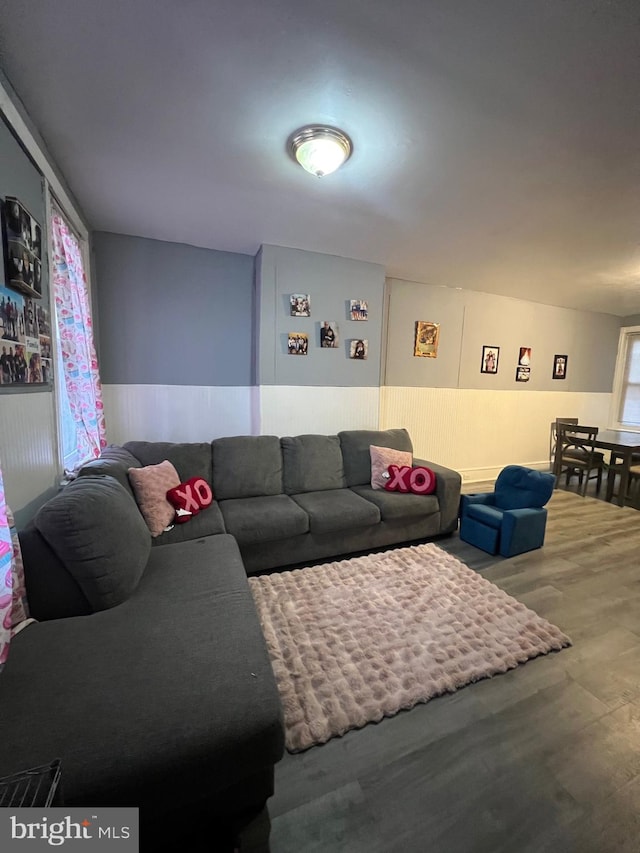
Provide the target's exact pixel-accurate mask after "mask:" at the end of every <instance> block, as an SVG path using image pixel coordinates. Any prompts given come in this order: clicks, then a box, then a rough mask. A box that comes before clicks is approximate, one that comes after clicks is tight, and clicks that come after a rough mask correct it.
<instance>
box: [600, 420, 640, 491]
mask: <svg viewBox="0 0 640 853" xmlns="http://www.w3.org/2000/svg"><path fill="white" fill-rule="evenodd" d="M595 447H597V448H598V450H610V451H611V452H612V454H615V456H616V457H618V458H619V459H620V460H621V461H620V464H619V469H618V470H619V473H620V486H619V488H618V504H619V505H620V506H624V505H625V503H626V498H627V491H628V487H629V468H630V467H631V458H632V456H633V454H634V453H638V454H640V432H626V431H624V430H617V429H603V430H599V431H598V435H597V438H596V440H595Z"/></svg>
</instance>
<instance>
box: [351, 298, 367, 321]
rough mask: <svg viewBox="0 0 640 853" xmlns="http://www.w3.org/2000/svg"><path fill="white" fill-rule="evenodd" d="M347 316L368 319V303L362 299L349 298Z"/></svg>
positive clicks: (353, 318) (355, 318)
mask: <svg viewBox="0 0 640 853" xmlns="http://www.w3.org/2000/svg"><path fill="white" fill-rule="evenodd" d="M349 316H350V318H351V319H352V320H368V319H369V303H368V302H366V300H364V299H350V300H349Z"/></svg>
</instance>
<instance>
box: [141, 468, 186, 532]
mask: <svg viewBox="0 0 640 853" xmlns="http://www.w3.org/2000/svg"><path fill="white" fill-rule="evenodd" d="M128 473H129V482H130V483H131V488H132V489H133V492H134V494H135V496H136V501H137V504H138V506H139V507H140V512H141V513H142V517H143V518H144V520H145V521H146V522H147V527H148V528H149V530H150V531H151V535H152V536H153V537H156V536H160V534H161V533H162V531H163V530H165V528H167V527H168V526H169V525H170V524H171V523H172V522H173V517H174V515H175V510H174V508H173V507H172V506H171V504H170V503H169V501H168V500H167V492H168V491H169V489H173V488H175V487H176V486H179V485H180V477H179V476H178V472H177V471H176V469H175V468H174V466H173V465H172V464H171V462H169V460H168V459H165V461H164V462H160V463H159V464H158V465H147V466H146V467H145V468H129V471H128Z"/></svg>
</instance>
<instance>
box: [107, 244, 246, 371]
mask: <svg viewBox="0 0 640 853" xmlns="http://www.w3.org/2000/svg"><path fill="white" fill-rule="evenodd" d="M93 253H94V275H95V279H96V283H97V296H98V300H97V301H98V317H99V336H98V341H99V357H100V372H101V378H102V382H103V383H104V384H113V385H208V386H216V385H232V386H233V385H237V386H246V385H252V384H253V382H254V376H253V357H252V352H253V346H254V337H255V334H254V329H253V328H252V318H253V278H254V260H253V258H252V257H251V256H250V255H240V254H234V253H232V252H218V251H214V250H212V249H198V248H196V247H194V246H186V245H184V244H181V243H165V242H163V241H160V240H148V239H146V238H143V237H128V236H125V235H122V234H110V233H106V232H96V233H95V234H94V237H93Z"/></svg>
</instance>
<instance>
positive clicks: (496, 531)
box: [460, 465, 555, 557]
mask: <svg viewBox="0 0 640 853" xmlns="http://www.w3.org/2000/svg"><path fill="white" fill-rule="evenodd" d="M554 483H555V477H554V476H553V474H545V473H543V472H542V471H534V470H532V469H531V468H524V467H523V466H522V465H507V467H506V468H505V469H504V470H503V471H501V472H500V474H499V475H498V479H497V480H496V484H495V486H494V491H493V492H490V493H487V494H477V495H463V496H462V498H461V500H460V538H461V539H462V540H463V541H465V542H468V543H469V544H470V545H475V546H476V548H481V549H482V550H483V551H487V552H488V553H489V554H498V553H500V555H501V556H503V557H514V556H515V555H516V554H523V553H524V552H525V551H533V550H534V549H535V548H541V547H542V543H543V542H544V531H545V528H546V525H547V510H546V509H545V508H544V505H545V504H546V503H547V501H548V500H549V498H550V497H551V495H552V494H553V487H554Z"/></svg>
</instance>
